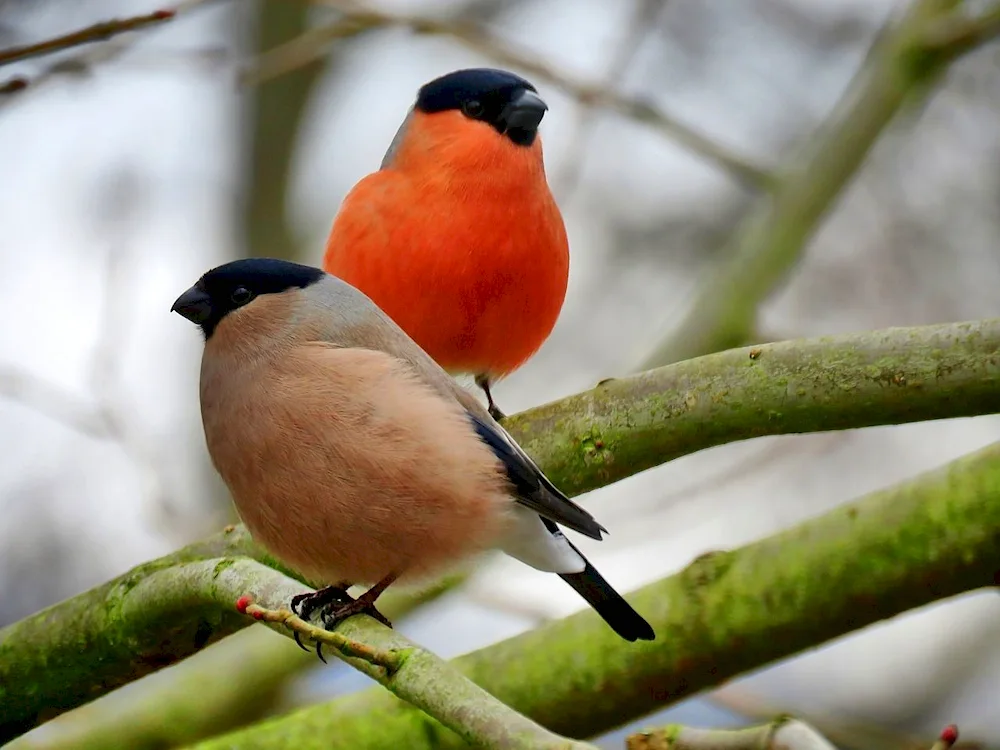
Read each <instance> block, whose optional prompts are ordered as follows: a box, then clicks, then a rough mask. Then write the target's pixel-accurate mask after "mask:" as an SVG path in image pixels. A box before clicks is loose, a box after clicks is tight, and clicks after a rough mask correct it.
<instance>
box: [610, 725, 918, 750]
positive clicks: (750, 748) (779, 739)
mask: <svg viewBox="0 0 1000 750" xmlns="http://www.w3.org/2000/svg"><path fill="white" fill-rule="evenodd" d="M625 747H626V748H627V750H837V748H836V747H834V745H833V744H832V743H831V742H830V741H829V740H827V739H826V738H825V737H823V735H821V734H820V733H819V732H817V731H816V730H815V729H814V728H813V727H811V726H809V725H808V724H806V723H805V722H803V721H799V720H798V719H777V720H776V721H773V722H771V723H770V724H764V725H763V726H759V727H751V728H749V729H695V728H693V727H684V726H680V725H679V724H672V725H670V726H667V727H664V728H663V729H657V730H656V731H652V732H639V733H636V734H633V735H630V736H629V737H628V738H627V739H626V740H625ZM935 750H937V749H935Z"/></svg>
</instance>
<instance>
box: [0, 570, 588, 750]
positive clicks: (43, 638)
mask: <svg viewBox="0 0 1000 750" xmlns="http://www.w3.org/2000/svg"><path fill="white" fill-rule="evenodd" d="M309 590H310V589H308V588H307V587H306V586H304V585H303V584H301V583H299V582H298V581H296V580H294V579H292V578H289V577H287V576H285V575H283V574H282V573H279V572H277V571H274V570H271V569H270V568H267V567H265V566H263V565H261V564H260V563H258V562H256V561H254V560H249V559H246V558H218V559H211V560H201V561H198V562H186V563H179V564H176V565H173V566H171V567H168V568H162V567H161V568H159V569H157V570H155V571H153V572H151V573H150V574H148V575H145V576H142V577H141V578H134V579H133V580H131V581H129V582H128V583H125V582H122V583H119V585H118V586H116V587H114V588H113V589H110V590H108V591H106V592H105V593H106V596H105V600H104V602H103V603H102V604H103V606H100V607H97V608H95V612H93V613H92V616H91V617H89V618H87V619H86V620H85V621H84V622H82V623H81V622H78V621H77V620H76V619H67V618H73V617H74V616H82V617H86V616H87V613H86V612H83V611H81V610H80V609H77V610H75V611H72V610H71V609H70V608H68V607H65V606H59V607H56V608H50V609H49V610H46V611H45V612H43V613H41V614H40V615H39V617H42V618H44V628H42V627H38V623H35V627H34V628H32V629H30V630H28V631H27V632H22V631H23V628H21V627H18V626H14V627H13V630H12V631H11V630H10V629H5V630H4V631H3V633H2V640H0V665H2V666H0V669H3V672H4V673H3V680H2V682H0V690H2V691H3V692H2V695H0V712H2V713H0V741H7V740H10V739H12V738H13V737H16V736H18V735H19V734H20V733H22V732H24V731H25V730H26V729H27V728H30V726H32V725H34V724H37V723H38V722H39V721H42V720H44V719H45V718H46V716H45V714H46V713H47V712H53V713H57V712H58V711H59V710H60V709H63V710H64V709H65V708H66V707H67V706H66V704H67V703H69V704H72V703H73V702H74V701H78V696H79V694H80V693H81V692H84V693H85V692H92V691H93V690H94V687H93V686H96V685H101V684H103V683H106V682H107V681H109V680H111V681H115V682H118V683H119V684H120V681H121V679H122V676H123V675H122V673H121V664H122V661H123V660H122V655H123V654H124V655H127V656H128V657H129V658H130V659H131V660H133V661H134V662H137V663H140V664H142V663H149V662H153V663H159V662H161V661H163V660H167V661H170V660H173V659H174V657H175V655H176V653H177V650H178V649H185V648H186V649H188V650H189V651H195V650H198V649H200V648H203V647H204V646H205V645H207V644H208V643H211V642H214V641H215V640H217V639H218V638H220V637H222V636H224V635H228V634H230V633H232V632H235V631H236V630H237V629H239V628H240V627H242V626H245V625H246V624H248V623H250V622H252V620H251V619H250V618H248V617H245V616H242V615H239V614H237V613H236V610H235V606H234V603H235V602H236V600H237V599H238V598H239V597H240V596H242V595H244V594H248V595H249V596H250V597H251V598H252V599H253V601H254V602H257V603H259V604H260V605H261V606H264V607H266V608H267V609H269V610H275V609H279V608H280V607H282V606H284V605H286V604H287V602H288V601H289V600H290V599H291V597H293V596H295V595H296V594H299V593H303V592H305V591H309ZM78 600H79V601H81V602H82V601H85V600H86V597H78ZM91 603H93V604H97V602H91ZM28 622H31V619H29V620H28V621H24V623H21V625H24V624H25V623H28ZM271 627H273V628H275V629H276V630H277V631H278V632H282V633H288V631H287V630H286V629H285V627H284V626H283V625H282V624H281V623H280V622H274V623H272V624H271ZM8 631H10V632H8ZM336 632H338V633H339V634H340V635H342V636H344V637H345V638H349V639H352V640H355V641H360V642H361V643H364V644H365V645H366V646H367V647H368V648H369V650H370V651H371V652H372V653H376V652H378V653H381V654H393V655H395V656H398V657H400V658H399V659H398V660H395V661H394V664H393V669H392V670H386V669H384V668H383V667H382V666H380V665H379V664H374V663H372V662H371V661H368V660H364V659H360V658H352V657H345V656H342V657H341V658H342V659H343V660H344V661H346V662H347V663H349V664H351V665H352V666H354V667H355V668H357V669H359V670H360V671H362V672H364V673H365V674H367V675H368V676H369V677H371V678H373V679H375V680H377V681H378V682H380V683H382V684H383V685H384V686H385V687H387V688H388V689H389V690H391V691H392V692H393V693H394V694H396V695H398V696H400V697H401V698H403V699H405V700H407V701H408V702H409V703H410V704H411V705H414V706H417V707H419V708H421V709H423V710H425V711H428V712H430V713H431V714H432V715H434V716H435V717H436V718H437V720H439V721H441V723H442V724H443V725H444V726H447V727H449V729H451V730H452V731H454V732H456V733H458V734H459V735H460V736H462V737H464V738H465V739H466V740H468V741H470V742H473V743H475V744H477V745H480V746H483V747H496V748H501V747H502V748H510V749H511V750H518V749H522V750H536V749H537V750H543V749H547V748H560V750H563V749H565V750H574V748H576V749H578V750H586V749H587V748H588V747H590V746H588V745H586V744H583V743H574V742H572V741H570V740H566V739H564V738H562V737H558V736H557V735H554V734H552V733H551V732H549V731H548V730H546V729H544V728H543V727H541V726H539V725H538V724H536V723H535V722H533V721H531V720H530V719H528V718H526V717H524V716H522V715H520V714H518V713H517V712H516V711H513V710H511V709H510V708H508V707H507V706H504V705H503V704H502V703H500V702H498V701H497V700H496V699H494V698H493V697H492V696H490V695H489V694H488V693H487V692H486V691H484V690H483V689H482V688H480V687H478V686H477V685H475V684H474V683H472V682H470V681H469V680H468V679H466V678H464V677H463V676H461V674H459V673H458V672H457V671H456V670H455V669H454V667H452V666H450V665H449V664H447V663H446V662H444V661H443V660H441V659H439V658H438V657H436V656H434V655H433V654H431V653H429V652H428V651H426V650H424V649H422V648H421V647H419V646H418V645H416V644H414V643H413V642H411V641H409V640H407V639H406V638H404V637H403V636H401V635H399V634H398V633H397V632H396V631H394V630H390V629H389V628H386V627H384V626H382V625H380V624H379V623H377V622H376V621H374V620H372V619H370V618H367V617H355V618H352V619H351V620H349V621H347V622H345V623H343V624H342V625H340V626H339V627H338V628H337V629H336ZM21 635H28V636H31V637H32V638H33V642H27V641H26V639H24V638H19V636H21ZM108 651H114V652H115V655H114V656H113V657H112V658H110V659H104V658H102V657H103V655H104V654H106V653H107V652H108ZM328 653H334V654H337V655H339V652H337V651H335V650H333V649H328ZM85 662H86V663H85ZM39 673H42V680H44V681H45V682H47V683H50V684H49V685H48V687H49V688H50V690H49V691H46V694H45V695H44V696H42V695H41V691H40V690H39V689H38V687H39V686H40V680H39ZM53 686H59V687H60V688H61V693H60V692H57V691H54V690H51V688H52V687H53ZM40 697H43V698H44V699H43V700H39V698H40ZM60 704H62V705H60ZM591 750H593V748H591Z"/></svg>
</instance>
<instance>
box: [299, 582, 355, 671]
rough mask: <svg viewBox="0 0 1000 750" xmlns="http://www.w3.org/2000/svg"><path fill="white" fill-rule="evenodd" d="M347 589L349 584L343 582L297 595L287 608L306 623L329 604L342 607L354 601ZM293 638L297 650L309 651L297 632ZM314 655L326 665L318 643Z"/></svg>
mask: <svg viewBox="0 0 1000 750" xmlns="http://www.w3.org/2000/svg"><path fill="white" fill-rule="evenodd" d="M348 588H350V584H349V583H346V582H343V583H337V584H334V585H333V586H326V587H325V588H321V589H319V590H318V591H312V592H310V593H308V594H299V595H297V596H293V597H292V600H291V602H289V607H290V608H291V610H292V612H293V613H294V614H295V615H297V616H298V617H301V618H302V619H303V620H305V621H306V622H308V621H309V618H310V617H312V614H313V612H315V611H316V610H319V609H323V608H324V607H329V606H330V605H331V604H341V605H343V604H344V603H348V602H353V601H354V599H353V598H352V597H351V595H350V594H348V593H347V589H348ZM294 638H295V642H296V643H297V644H298V645H299V648H301V649H302V650H303V651H308V650H309V649H307V648H306V647H305V646H304V645H302V641H301V640H300V639H299V634H298V633H297V632H296V633H295V634H294ZM316 655H317V656H318V657H319V660H320V661H321V662H323V663H324V664H326V659H324V658H323V648H322V646H321V645H320V644H319V643H317V644H316Z"/></svg>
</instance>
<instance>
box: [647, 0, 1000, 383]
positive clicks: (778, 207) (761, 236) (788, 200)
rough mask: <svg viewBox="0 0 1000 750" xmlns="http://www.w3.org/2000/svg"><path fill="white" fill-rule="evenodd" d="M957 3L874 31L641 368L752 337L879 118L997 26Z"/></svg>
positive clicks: (990, 14)
mask: <svg viewBox="0 0 1000 750" xmlns="http://www.w3.org/2000/svg"><path fill="white" fill-rule="evenodd" d="M961 5H962V3H961V2H960V1H959V0H914V2H912V3H911V4H910V7H909V8H908V9H907V10H906V12H905V13H904V14H903V15H902V17H900V18H899V19H898V21H897V22H896V23H895V24H894V25H893V26H892V27H891V28H889V29H888V30H887V31H886V33H884V34H883V35H882V36H881V38H880V39H879V41H878V42H877V43H876V45H875V47H874V48H873V49H872V51H871V53H870V54H869V55H868V58H867V62H866V64H865V65H864V67H863V68H862V70H861V71H860V72H859V73H858V75H857V76H856V77H855V80H854V81H853V82H852V84H851V86H850V87H849V88H848V91H847V92H846V93H845V94H844V96H843V98H842V100H841V101H840V103H839V104H838V105H837V106H836V107H835V108H834V115H833V116H832V117H831V119H830V120H829V121H828V122H827V123H825V124H824V126H823V128H822V129H821V131H820V132H819V133H817V134H816V135H815V136H814V137H813V138H812V139H811V140H810V141H809V143H808V144H806V146H805V149H804V153H796V154H793V155H792V156H790V157H789V159H788V166H787V167H786V168H785V169H784V170H782V171H781V172H780V173H779V175H778V178H777V186H776V187H775V189H774V190H773V191H772V192H771V193H769V194H767V195H762V196H761V197H760V199H759V201H760V202H759V204H758V205H757V206H756V207H755V208H754V209H753V210H752V211H751V212H750V214H749V215H748V216H747V217H746V219H745V221H744V222H743V223H742V224H741V225H740V227H739V228H738V229H737V230H736V233H735V234H734V236H733V239H732V243H731V246H730V247H729V248H728V250H727V251H726V252H724V253H723V256H724V257H725V258H726V260H724V261H723V262H722V264H721V265H719V266H718V267H717V268H715V269H714V270H713V271H712V272H710V274H709V276H708V278H707V279H706V281H705V283H704V284H703V286H702V288H701V290H700V292H699V293H698V295H697V297H696V299H695V302H694V304H693V306H692V307H691V309H690V311H689V312H688V314H687V315H686V316H685V318H684V319H683V321H682V322H681V324H680V325H679V326H678V327H677V328H676V329H675V331H674V332H673V333H671V334H670V335H669V336H667V337H666V339H665V340H664V341H663V342H662V343H660V344H659V345H658V346H656V347H655V348H654V349H653V351H652V353H651V354H650V355H649V356H648V357H647V358H646V359H645V361H644V363H643V364H642V366H641V367H640V368H639V369H642V370H647V369H649V368H651V367H658V366H661V365H665V364H669V363H671V362H678V361H681V360H684V359H689V358H691V357H697V356H699V355H702V354H708V353H710V352H716V351H720V350H722V349H728V348H730V347H733V346H740V345H742V344H745V343H747V342H748V341H750V340H751V338H752V336H753V333H754V331H755V328H756V323H757V309H758V307H759V305H760V304H761V303H762V302H763V301H764V300H765V299H767V297H769V296H770V295H771V293H772V292H774V291H775V290H776V289H777V288H778V287H779V286H780V285H781V284H782V283H783V282H784V280H785V278H786V277H787V276H788V274H789V272H790V271H791V270H792V269H793V268H794V267H795V265H796V264H797V263H798V261H799V259H800V258H801V257H802V254H803V252H804V251H805V248H806V246H807V244H808V242H809V240H810V239H811V238H812V236H813V235H814V234H815V232H816V231H817V229H819V227H820V225H821V222H822V220H823V218H824V217H825V216H826V214H827V213H828V212H829V211H830V209H831V208H833V207H834V206H835V205H836V201H837V199H838V197H839V196H840V194H841V193H842V192H843V190H844V189H845V188H846V187H847V186H848V185H849V184H850V181H851V179H852V178H853V177H854V175H855V174H856V173H857V170H858V168H859V167H860V166H861V164H862V163H863V162H864V160H865V158H866V157H867V155H868V153H869V151H870V150H871V148H872V147H873V146H874V145H875V142H876V141H877V140H878V137H879V136H880V135H881V133H882V132H883V131H884V130H885V128H886V126H887V125H888V124H889V123H890V122H891V121H892V120H893V118H894V117H895V116H896V115H897V114H898V113H899V111H900V110H901V109H902V108H903V107H904V105H905V104H907V103H908V102H912V101H914V100H915V99H916V98H917V97H919V96H926V95H927V94H928V93H930V91H931V90H932V86H931V84H932V83H933V82H935V81H936V79H937V78H938V77H939V76H940V74H941V73H942V72H943V71H944V70H946V69H947V66H948V65H949V64H950V63H952V62H953V61H954V60H955V59H956V58H957V57H958V56H959V55H961V54H964V53H965V52H968V51H969V50H970V49H972V48H974V47H975V46H978V45H980V44H982V43H984V42H986V41H988V40H989V39H992V38H995V36H996V34H997V33H1000V25H998V24H997V23H996V20H995V18H994V16H995V14H996V11H995V10H994V11H987V12H986V13H984V14H983V16H982V17H981V18H980V19H979V20H978V22H974V21H972V20H968V19H966V18H965V17H964V16H963V15H960V11H959V10H956V7H957V6H961ZM993 5H994V7H996V4H993ZM959 21H966V23H963V24H960V27H961V28H962V29H963V30H964V31H965V33H961V34H958V33H956V34H954V35H953V36H950V37H949V36H948V35H947V34H943V33H939V32H940V30H942V29H944V28H945V27H946V26H947V27H948V28H955V27H956V26H954V25H953V24H951V22H959ZM970 27H971V29H973V30H974V31H970ZM975 31H978V32H979V33H975Z"/></svg>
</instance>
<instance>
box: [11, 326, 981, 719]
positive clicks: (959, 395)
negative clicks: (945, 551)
mask: <svg viewBox="0 0 1000 750" xmlns="http://www.w3.org/2000/svg"><path fill="white" fill-rule="evenodd" d="M998 410H1000V320H984V321H978V322H971V323H957V324H950V325H941V326H925V327H919V328H897V329H888V330H883V331H875V332H870V333H862V334H856V335H845V336H833V337H826V338H820V339H811V340H803V341H790V342H782V343H777V344H769V345H766V346H761V347H754V348H748V349H738V350H733V351H730V352H723V353H720V354H715V355H710V356H707V357H702V358H699V359H696V360H691V361H689V362H682V363H679V364H676V365H671V366H669V367H664V368H661V369H659V370H654V371H652V372H649V373H644V374H642V375H638V376H635V377H631V378H624V379H621V380H613V381H609V382H606V383H605V384H603V385H601V386H599V387H598V388H595V389H593V390H591V391H588V392H586V393H582V394H579V395H576V396H572V397H569V398H567V399H563V400H562V401H559V402H555V403H551V404H547V405H545V406H541V407H538V408H536V409H532V410H530V411H527V412H524V413H522V414H519V415H515V416H512V417H510V418H509V419H508V420H507V422H506V424H507V426H508V428H509V429H510V430H511V431H512V433H513V434H514V435H515V436H516V437H517V438H518V439H519V440H520V441H521V442H522V444H523V445H524V446H525V448H526V449H527V450H528V452H529V453H531V454H532V455H533V456H534V457H535V458H536V459H537V460H538V461H539V463H540V464H541V466H542V467H543V469H545V471H546V472H547V473H549V475H550V476H551V477H552V478H553V480H555V481H556V483H557V484H559V485H560V486H561V487H563V488H564V489H565V490H566V491H567V492H569V493H571V494H580V493H581V492H586V491H587V490H589V489H593V488H595V487H600V486H602V485H605V484H608V483H610V482H613V481H616V480H617V479H621V478H623V477H626V476H629V475H631V474H635V473H637V472H639V471H642V470H643V469H646V468H649V467H651V466H655V465H657V464H660V463H664V462H666V461H669V460H671V459H673V458H676V457H678V456H682V455H685V454H688V453H693V452H695V451H698V450H701V449H704V448H708V447H711V446H714V445H719V444H722V443H726V442H731V441H734V440H742V439H746V438H750V437H754V436H758V435H773V434H780V433H791V432H809V431H818V430H830V429H845V428H850V427H864V426H869V425H875V424H893V423H901V422H914V421H919V420H927V419H941V418H947V417H961V416H972V415H976V414H988V413H993V412H996V411H998ZM212 557H251V558H253V559H256V560H259V561H261V562H263V563H265V564H267V565H269V566H271V567H273V568H275V569H277V570H283V571H284V572H286V573H289V574H290V575H291V574H292V573H291V572H290V571H287V570H284V569H283V568H282V566H281V565H280V564H279V563H277V561H275V560H274V559H273V558H270V557H268V556H267V555H265V554H263V553H262V552H261V551H260V550H259V549H257V548H256V547H254V545H253V544H252V543H251V541H250V539H249V536H248V535H247V533H246V530H245V529H243V528H242V527H236V528H235V529H233V530H232V531H231V532H229V533H223V534H220V535H218V536H216V537H213V538H212V539H209V540H207V541H205V542H201V543H198V544H195V545H192V546H190V547H187V548H185V549H183V550H181V551H179V552H177V553H175V554H173V555H168V556H167V557H165V558H161V559H160V560H156V561H153V562H150V563H147V564H146V565H142V566H139V567H138V568H136V569H135V570H133V571H130V572H129V573H126V574H125V575H124V576H122V577H121V578H119V579H116V580H115V581H112V582H111V583H108V584H106V585H104V586H100V587H98V588H96V589H93V590H92V591H89V592H87V593H85V594H81V595H80V596H78V597H75V598H74V599H70V600H68V601H66V602H63V603H61V604H58V605H55V606H54V607H51V608H49V609H48V610H45V611H43V612H41V613H39V614H37V615H35V616H33V617H30V618H28V619H26V620H24V621H22V622H20V623H17V624H15V625H12V626H9V627H8V628H6V629H4V630H2V631H0V726H3V725H4V724H6V723H9V722H12V721H14V720H15V719H17V720H18V721H27V722H28V723H27V724H26V725H25V728H28V727H30V726H33V725H34V723H35V722H37V721H39V720H41V719H40V718H39V716H36V715H35V714H31V713H30V712H29V713H28V714H20V713H18V712H16V711H14V712H13V713H11V711H12V710H13V709H10V708H9V707H8V706H5V705H4V704H3V692H2V691H3V690H4V689H5V687H4V686H5V685H10V684H13V683H12V682H11V680H12V679H13V677H14V671H16V669H17V665H18V664H20V663H22V662H21V661H18V660H13V661H11V660H5V659H4V658H3V656H4V653H5V652H4V649H5V648H7V649H13V646H11V645H10V644H13V643H18V644H20V645H19V646H18V648H21V647H24V648H27V649H28V650H29V651H30V652H33V653H36V654H37V658H38V659H41V660H42V661H41V662H38V665H39V666H40V668H41V667H45V668H44V669H41V671H36V672H30V671H29V672H22V673H21V676H22V678H23V677H24V675H25V674H31V675H32V677H31V682H30V683H28V684H30V692H32V693H33V694H35V704H34V705H35V708H36V709H37V711H39V712H40V711H42V708H43V707H45V706H48V707H49V708H50V711H51V713H50V714H49V715H48V716H51V715H55V714H58V713H60V712H61V711H65V710H68V709H69V708H72V707H74V706H77V705H80V704H82V703H85V702H87V701H90V700H92V699H94V698H96V697H98V696H100V695H103V694H104V693H106V692H108V691H110V690H112V689H114V688H115V687H117V686H119V685H122V684H124V683H126V682H130V681H132V680H134V679H137V678H139V677H141V676H143V675H145V674H148V673H149V672H152V671H155V670H156V669H158V668H160V667H161V666H165V665H166V664H170V663H173V662H175V661H178V660H180V659H183V658H185V657H186V656H188V655H190V654H191V653H193V652H194V651H196V650H197V649H198V648H200V647H202V646H204V645H206V644H207V643H208V641H203V640H202V639H200V638H199V639H196V638H195V637H194V634H193V633H179V634H176V637H174V636H172V637H170V638H164V639H162V640H156V638H155V633H154V634H151V635H150V637H151V638H153V641H152V642H151V643H150V644H149V647H148V651H149V653H148V654H147V655H146V656H145V657H144V658H142V659H137V660H134V659H133V658H132V655H133V653H135V649H131V650H130V649H125V648H123V647H121V644H122V643H124V642H126V639H125V636H124V635H123V634H122V632H121V629H122V627H123V625H122V624H121V623H120V622H119V621H118V620H116V618H115V616H114V602H115V601H116V597H118V596H119V595H120V593H121V592H123V591H127V590H128V589H129V588H130V587H131V586H133V585H135V582H136V581H139V580H142V579H143V578H144V577H146V576H148V575H150V574H152V573H154V572H156V571H157V570H160V569H163V568H169V567H171V566H174V565H177V564H179V563H183V562H189V561H192V560H202V559H206V558H212ZM307 583H313V584H316V583H319V582H316V581H313V582H309V581H307ZM49 617H56V618H57V619H58V620H59V621H60V622H77V623H79V626H78V627H75V628H70V629H67V630H65V631H63V632H61V633H56V634H53V633H51V632H49V631H48V630H47V625H46V622H47V618H49ZM225 624H226V626H227V627H229V626H230V625H231V626H232V628H234V629H235V628H237V627H240V626H241V624H240V623H231V622H230V621H229V620H226V621H225ZM105 631H107V635H101V634H102V633H104V632H105ZM212 634H213V636H219V635H220V631H219V630H215V631H213V632H212ZM182 636H183V637H182ZM50 639H51V640H50ZM91 641H93V645H92V647H90V648H89V649H88V650H87V651H86V656H79V648H80V644H81V643H82V644H84V645H86V644H88V643H91ZM140 652H141V650H140ZM33 658H34V657H33ZM92 662H93V664H92ZM32 663H34V662H32ZM49 664H62V665H63V666H61V667H58V668H51V667H49V666H47V665H49ZM91 666H93V667H94V669H95V670H96V671H95V672H94V674H97V675H101V676H100V678H99V679H92V680H89V681H86V680H85V679H84V677H85V676H86V675H87V674H88V670H89V669H90V667H91ZM12 670H13V671H12ZM74 675H76V676H74ZM64 684H67V685H75V686H76V687H74V688H72V689H68V688H67V689H63V687H62V686H63V685H64ZM11 705H13V704H11ZM42 718H46V717H42ZM22 731H23V730H22Z"/></svg>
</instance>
